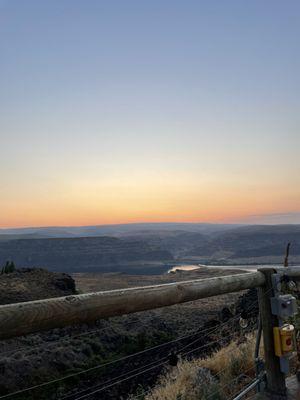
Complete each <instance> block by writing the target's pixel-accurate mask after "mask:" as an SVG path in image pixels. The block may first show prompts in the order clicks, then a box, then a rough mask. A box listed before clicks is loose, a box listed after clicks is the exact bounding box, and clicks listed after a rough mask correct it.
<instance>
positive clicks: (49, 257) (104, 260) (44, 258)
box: [0, 236, 173, 271]
mask: <svg viewBox="0 0 300 400" xmlns="http://www.w3.org/2000/svg"><path fill="white" fill-rule="evenodd" d="M172 259H173V257H172V255H171V253H170V252H168V251H166V250H163V249H161V248H160V247H157V246H151V245H149V244H148V243H146V242H144V241H132V240H125V239H118V238H112V237H105V236H104V237H89V238H73V239H62V238H60V239H19V240H8V241H0V265H1V264H4V262H5V261H6V260H13V261H14V262H15V263H16V264H17V265H18V266H20V267H27V266H30V267H32V266H43V267H47V268H49V269H51V270H55V271H85V270H96V271H107V270H110V271H111V270H123V269H124V267H126V266H128V265H127V264H130V265H134V264H136V265H137V267H140V269H142V265H143V263H153V262H156V263H158V262H162V261H171V260H172ZM125 270H127V269H125Z"/></svg>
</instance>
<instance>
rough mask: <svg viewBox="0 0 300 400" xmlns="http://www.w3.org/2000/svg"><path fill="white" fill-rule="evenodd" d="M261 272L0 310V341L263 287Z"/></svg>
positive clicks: (42, 302) (113, 291)
mask: <svg viewBox="0 0 300 400" xmlns="http://www.w3.org/2000/svg"><path fill="white" fill-rule="evenodd" d="M264 283H265V276H264V274H262V273H261V272H250V273H245V274H238V275H231V276H223V277H217V278H209V279H199V280H193V281H184V282H177V283H167V284H163V285H156V286H144V287H137V288H130V289H120V290H109V291H102V292H94V293H88V294H80V295H74V296H66V297H58V298H52V299H46V300H37V301H29V302H26V303H16V304H8V305H2V306H0V339H4V338H11V337H14V336H20V335H25V334H28V333H33V332H38V331H41V330H46V329H52V328H58V327H63V326H67V325H72V324H78V323H85V322H89V321H95V320H97V319H99V318H106V317H113V316H117V315H124V314H129V313H134V312H137V311H145V310H151V309H155V308H159V307H165V306H170V305H173V304H179V303H184V302H188V301H192V300H198V299H203V298H206V297H211V296H216V295H221V294H225V293H231V292H237V291H240V290H243V289H250V288H254V287H259V286H262V285H264Z"/></svg>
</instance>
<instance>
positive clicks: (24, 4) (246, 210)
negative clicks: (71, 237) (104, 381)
mask: <svg viewBox="0 0 300 400" xmlns="http://www.w3.org/2000/svg"><path fill="white" fill-rule="evenodd" d="M299 20H300V2H299V1H298V0H297V1H289V0H287V1H276V0H266V1H262V0H252V1H243V0H236V1H231V0H228V1H227V0H226V1H216V0H212V1H208V0H206V1H199V0H197V1H191V0H185V1H176V0H169V1H167V0H160V1H156V0H151V1H143V0H137V1H131V0H126V1H121V0H120V1H114V0H107V1H101V0H97V1H96V0H80V1H79V0H68V1H66V0H49V1H46V0H35V1H33V0H26V1H23V0H19V1H18V0H0V54H1V56H0V114H1V118H0V135H1V141H0V187H1V194H0V227H17V226H45V225H47V226H50V225H91V224H93V225H95V224H105V223H126V222H139V221H143V222H145V221H152V222H153V221H166V222H167V221H193V222H202V221H203V222H250V223H285V222H287V223H300V177H299V176H300V174H299V173H300V156H299V151H300V131H299V127H300V72H299V71H300V24H299Z"/></svg>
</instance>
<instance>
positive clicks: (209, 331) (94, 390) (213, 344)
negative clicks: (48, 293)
mask: <svg viewBox="0 0 300 400" xmlns="http://www.w3.org/2000/svg"><path fill="white" fill-rule="evenodd" d="M256 306H257V300H255V301H253V302H252V303H251V304H250V306H248V309H247V312H249V311H251V310H252V309H253V308H255V307H256ZM241 314H242V313H239V314H238V315H235V316H233V317H231V318H229V319H228V320H227V321H225V322H222V323H220V324H218V325H217V326H215V327H209V328H205V329H202V330H201V329H200V330H199V329H197V330H194V331H191V332H190V333H189V334H188V335H184V336H181V337H179V338H176V339H174V340H170V341H167V342H164V343H161V344H159V345H156V346H152V347H150V348H146V349H144V350H141V351H138V352H135V353H133V354H129V355H126V356H124V357H120V358H117V359H115V360H112V361H109V362H105V363H102V364H98V365H95V366H92V367H90V368H87V369H84V370H81V371H78V372H74V373H71V374H68V375H66V376H63V377H58V378H56V379H53V380H50V381H46V382H42V383H40V384H37V385H33V386H31V387H27V388H24V389H20V390H17V391H15V392H13V393H9V394H6V395H3V396H0V399H9V398H14V397H17V396H19V395H21V394H22V395H23V394H27V393H29V392H32V391H34V390H37V389H43V388H45V387H47V386H49V385H54V384H58V383H61V382H63V381H66V380H68V379H71V378H74V377H81V376H83V375H85V374H89V373H91V372H93V371H97V370H100V369H102V368H105V367H108V366H112V365H114V364H116V363H120V362H124V361H126V362H128V361H129V360H131V359H133V358H135V357H141V356H144V355H146V354H147V353H149V352H153V351H158V350H164V348H166V347H167V346H168V347H170V346H171V348H172V347H174V345H176V346H177V347H176V354H180V355H181V357H185V358H186V357H187V356H190V355H191V354H193V353H195V352H199V351H201V350H202V351H203V350H204V349H206V350H207V351H209V350H213V349H217V348H218V347H219V348H220V347H222V345H224V343H229V342H230V341H231V340H233V339H234V337H236V332H233V333H232V334H231V335H227V337H226V338H219V339H217V340H213V341H211V340H210V341H209V342H208V343H205V344H201V345H200V346H198V347H196V348H194V347H193V348H192V349H190V350H188V351H185V350H186V349H188V348H190V347H192V346H195V345H196V344H197V343H199V342H200V341H203V340H205V339H207V338H209V337H211V336H212V335H214V334H216V333H220V330H221V329H222V328H224V327H225V326H229V325H230V324H232V323H234V322H237V320H239V318H240V317H241ZM134 322H136V321H129V325H131V324H132V323H134ZM109 329H113V327H111V326H108V327H105V328H101V329H96V330H93V331H89V332H83V333H80V334H76V335H71V336H69V337H67V338H61V339H60V340H57V341H54V342H52V341H51V343H49V345H48V344H47V346H52V345H54V344H55V343H57V342H66V343H67V344H68V342H69V341H71V340H73V339H75V338H80V337H83V336H87V335H93V334H98V333H102V332H104V331H107V330H109ZM195 337H196V338H195ZM189 339H193V340H191V341H189V342H188V343H186V344H184V345H181V346H180V343H181V342H184V341H186V340H189ZM178 346H179V348H178ZM34 348H39V346H33V347H31V348H29V350H30V351H32V350H33V349H34ZM22 349H26V348H24V347H23V348H18V349H14V350H12V351H11V352H17V351H21V350H22ZM11 352H4V353H1V354H0V356H3V355H4V354H10V353H11ZM168 357H169V355H168V354H164V355H163V356H162V357H159V359H156V360H154V361H152V362H150V363H146V364H144V365H142V366H139V367H137V368H134V369H132V370H130V371H127V372H125V373H122V374H120V375H119V376H117V377H115V378H113V379H110V380H107V381H105V382H102V383H100V384H97V385H94V386H89V387H87V388H85V389H83V390H80V391H76V392H74V391H73V392H69V393H67V394H65V395H62V396H61V397H59V399H60V400H73V399H74V400H81V399H84V398H88V397H90V396H93V395H95V394H98V393H101V392H103V391H106V390H108V389H110V388H112V387H114V386H116V385H119V384H121V383H123V382H126V381H128V380H130V379H133V378H135V377H137V376H140V375H142V374H145V373H147V372H150V371H153V370H154V369H158V368H161V367H163V366H166V365H168V361H169V360H168ZM222 372H223V371H219V373H218V374H221V373H222ZM237 379H238V378H237ZM231 383H232V382H231ZM78 396H79V397H78Z"/></svg>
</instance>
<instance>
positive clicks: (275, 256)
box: [190, 225, 300, 262]
mask: <svg viewBox="0 0 300 400" xmlns="http://www.w3.org/2000/svg"><path fill="white" fill-rule="evenodd" d="M288 242H291V244H292V247H291V252H290V254H291V260H292V261H294V262H299V260H300V225H273V226H269V225H254V226H245V227H239V228H235V229H231V230H228V231H226V232H224V233H222V234H218V235H216V236H214V237H212V238H210V239H209V240H208V241H206V242H202V243H199V245H198V246H195V247H194V248H193V249H192V251H191V252H190V255H192V256H200V257H203V256H206V258H207V260H210V261H213V262H215V261H218V260H219V261H229V262H230V261H234V262H235V261H237V262H243V261H245V262H255V259H256V261H257V262H269V261H270V262H281V261H282V260H283V257H284V253H285V249H286V245H287V243H288Z"/></svg>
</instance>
